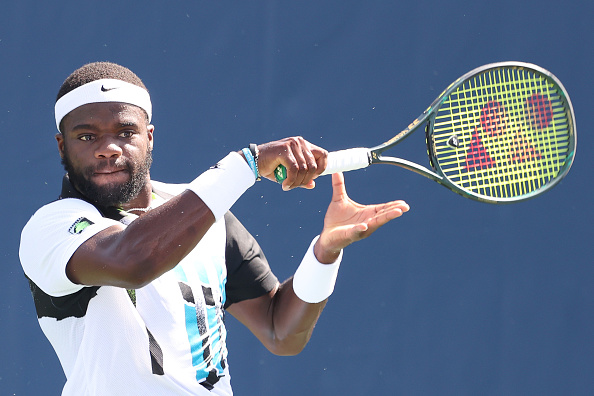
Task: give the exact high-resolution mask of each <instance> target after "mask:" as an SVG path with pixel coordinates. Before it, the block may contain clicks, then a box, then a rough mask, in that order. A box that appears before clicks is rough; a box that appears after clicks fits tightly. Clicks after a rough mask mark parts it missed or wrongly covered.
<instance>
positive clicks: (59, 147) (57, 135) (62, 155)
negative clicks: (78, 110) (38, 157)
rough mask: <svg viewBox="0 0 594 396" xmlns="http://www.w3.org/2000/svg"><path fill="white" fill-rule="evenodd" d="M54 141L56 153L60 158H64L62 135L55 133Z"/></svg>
mask: <svg viewBox="0 0 594 396" xmlns="http://www.w3.org/2000/svg"><path fill="white" fill-rule="evenodd" d="M56 141H57V142H58V151H59V152H60V157H62V158H64V136H63V135H62V133H60V132H58V133H56Z"/></svg>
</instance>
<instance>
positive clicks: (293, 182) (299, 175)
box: [258, 137, 328, 190]
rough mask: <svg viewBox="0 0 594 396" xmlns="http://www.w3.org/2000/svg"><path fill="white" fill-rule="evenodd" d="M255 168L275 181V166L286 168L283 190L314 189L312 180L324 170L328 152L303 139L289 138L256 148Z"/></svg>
mask: <svg viewBox="0 0 594 396" xmlns="http://www.w3.org/2000/svg"><path fill="white" fill-rule="evenodd" d="M259 151H260V155H259V159H258V168H259V169H260V174H261V175H262V176H264V177H266V178H268V179H271V180H275V178H274V174H273V173H274V170H275V169H276V167H277V166H278V165H283V166H284V167H285V168H286V169H287V178H286V179H285V180H284V181H283V183H282V186H283V189H284V190H290V189H293V188H295V187H304V188H314V186H315V182H314V179H315V178H316V177H318V176H319V175H320V173H322V172H323V171H324V169H325V168H326V164H327V156H328V152H327V151H326V150H324V149H323V148H321V147H318V146H316V145H314V144H311V143H309V142H308V141H306V140H305V139H303V138H302V137H291V138H286V139H282V140H279V141H276V142H270V143H266V144H263V145H261V146H259Z"/></svg>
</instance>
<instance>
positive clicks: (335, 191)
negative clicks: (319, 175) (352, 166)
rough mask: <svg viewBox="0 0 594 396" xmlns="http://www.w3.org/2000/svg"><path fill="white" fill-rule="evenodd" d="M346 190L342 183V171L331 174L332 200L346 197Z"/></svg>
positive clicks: (340, 199)
mask: <svg viewBox="0 0 594 396" xmlns="http://www.w3.org/2000/svg"><path fill="white" fill-rule="evenodd" d="M347 197H348V196H347V192H346V186H345V184H344V175H343V174H342V172H337V173H333V174H332V201H342V200H343V199H346V198H347Z"/></svg>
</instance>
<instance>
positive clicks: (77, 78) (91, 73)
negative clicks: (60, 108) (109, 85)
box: [56, 62, 148, 132]
mask: <svg viewBox="0 0 594 396" xmlns="http://www.w3.org/2000/svg"><path fill="white" fill-rule="evenodd" d="M103 78H112V79H115V80H121V81H125V82H127V83H130V84H134V85H136V86H139V87H140V88H142V89H144V90H145V91H147V92H148V89H147V88H146V86H145V85H144V83H143V82H142V80H141V79H140V77H138V76H137V75H136V74H134V72H133V71H132V70H130V69H128V68H127V67H124V66H121V65H118V64H117V63H112V62H93V63H87V64H86V65H84V66H81V67H80V68H78V69H76V70H75V71H73V72H72V73H71V74H70V75H69V76H68V77H67V78H66V80H64V82H63V83H62V86H61V87H60V90H59V91H58V95H57V96H56V102H57V101H58V100H59V99H60V98H61V97H62V96H64V95H66V94H67V93H68V92H70V91H72V90H74V89H76V88H78V87H80V86H82V85H85V84H88V83H90V82H93V81H96V80H101V79H103ZM143 112H144V114H145V115H146V119H147V122H148V114H147V112H146V111H145V110H144V109H143ZM58 130H59V131H60V132H62V122H60V126H59V128H58Z"/></svg>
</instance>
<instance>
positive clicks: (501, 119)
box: [275, 62, 577, 204]
mask: <svg viewBox="0 0 594 396" xmlns="http://www.w3.org/2000/svg"><path fill="white" fill-rule="evenodd" d="M423 125H424V126H425V128H424V129H425V134H426V143H427V153H428V155H429V163H430V166H431V169H428V168H426V167H424V166H421V165H419V164H416V163H414V162H411V161H407V160H405V159H401V158H394V157H388V156H384V155H383V153H384V151H386V150H388V149H390V148H392V147H394V146H396V145H397V144H398V143H400V142H402V141H403V140H404V139H405V138H406V137H408V136H410V135H411V134H412V133H413V132H415V131H416V130H418V129H419V128H421V127H422V126H423ZM576 144H577V140H576V130H575V116H574V113H573V107H572V106H571V101H570V99H569V96H568V94H567V91H566V90H565V88H564V87H563V85H562V84H561V82H560V81H559V80H558V79H557V78H556V77H555V76H554V75H553V74H552V73H550V72H549V71H547V70H545V69H543V68H541V67H539V66H536V65H532V64H528V63H520V62H501V63H493V64H488V65H485V66H482V67H479V68H477V69H474V70H472V71H470V72H468V73H466V74H465V75H463V76H462V77H460V78H459V79H457V80H456V81H454V82H453V83H452V84H451V85H450V86H449V87H448V88H447V89H446V90H445V91H444V92H443V93H442V94H441V95H440V96H439V97H438V98H437V99H435V101H434V102H433V103H432V104H431V106H429V108H427V110H425V111H424V112H423V114H421V115H420V116H419V117H418V118H417V119H416V120H414V121H413V122H412V123H411V124H410V125H409V126H408V127H407V128H406V129H405V130H403V131H402V132H400V133H399V134H397V135H396V136H394V137H393V138H391V139H390V140H388V141H387V142H385V143H382V144H380V145H379V146H375V147H373V148H363V147H359V148H351V149H347V150H341V151H334V152H330V153H328V166H327V168H326V170H324V172H323V173H322V175H327V174H331V173H336V172H344V171H351V170H355V169H361V168H365V167H367V166H369V165H371V164H391V165H397V166H400V167H402V168H405V169H408V170H411V171H413V172H416V173H418V174H420V175H423V176H425V177H428V178H429V179H432V180H434V181H436V182H438V183H439V184H441V185H443V186H445V187H447V188H449V189H450V190H452V191H454V192H456V193H458V194H461V195H462V196H464V197H467V198H471V199H475V200H478V201H482V202H487V203H497V204H500V203H511V202H517V201H522V200H526V199H529V198H533V197H535V196H536V195H538V194H541V193H543V192H545V191H547V190H549V189H550V188H552V187H553V186H554V185H556V184H557V183H558V182H559V181H560V180H561V179H562V178H563V177H564V176H565V175H566V174H567V172H568V171H569V168H570V167H571V164H572V163H573V159H574V156H575V150H576ZM275 177H276V179H277V181H279V182H282V180H284V179H285V178H286V169H285V168H284V166H282V165H279V167H278V168H277V169H276V171H275Z"/></svg>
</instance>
